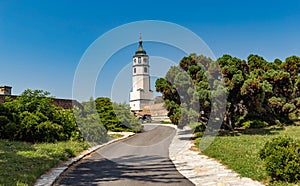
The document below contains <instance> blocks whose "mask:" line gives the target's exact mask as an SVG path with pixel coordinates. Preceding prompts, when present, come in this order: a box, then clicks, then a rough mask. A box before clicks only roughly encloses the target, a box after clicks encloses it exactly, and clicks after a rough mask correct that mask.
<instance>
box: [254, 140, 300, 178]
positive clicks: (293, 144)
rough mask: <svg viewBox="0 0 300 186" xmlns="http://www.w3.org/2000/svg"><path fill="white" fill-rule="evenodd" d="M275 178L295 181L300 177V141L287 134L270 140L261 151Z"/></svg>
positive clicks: (266, 165)
mask: <svg viewBox="0 0 300 186" xmlns="http://www.w3.org/2000/svg"><path fill="white" fill-rule="evenodd" d="M259 155H260V158H261V159H263V160H264V166H265V168H266V171H267V173H268V175H270V176H271V177H272V179H273V180H278V181H287V182H295V181H298V180H299V179H300V142H299V141H296V140H294V139H292V138H290V137H287V136H280V137H276V138H273V139H271V140H270V141H268V142H267V143H266V144H265V145H264V147H263V148H262V149H261V150H260V152H259Z"/></svg>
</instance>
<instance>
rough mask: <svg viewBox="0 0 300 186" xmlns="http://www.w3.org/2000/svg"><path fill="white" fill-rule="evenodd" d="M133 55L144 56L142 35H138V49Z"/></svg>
mask: <svg viewBox="0 0 300 186" xmlns="http://www.w3.org/2000/svg"><path fill="white" fill-rule="evenodd" d="M135 55H146V51H145V50H144V48H143V40H142V33H140V40H139V47H138V49H137V50H136V51H135Z"/></svg>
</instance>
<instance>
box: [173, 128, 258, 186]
mask: <svg viewBox="0 0 300 186" xmlns="http://www.w3.org/2000/svg"><path fill="white" fill-rule="evenodd" d="M192 136H193V134H192V131H191V130H190V129H189V128H184V129H183V130H180V129H177V135H176V136H175V137H174V138H173V141H172V143H171V145H170V147H169V156H170V159H171V160H172V162H173V163H174V164H175V166H176V168H177V170H178V171H179V172H180V173H181V174H182V175H183V176H185V177H186V178H188V179H189V180H190V181H191V182H193V183H194V184H195V185H201V186H263V184H262V183H260V182H258V181H254V180H252V179H250V178H245V177H240V176H239V175H238V174H237V173H235V172H234V171H232V170H230V169H228V168H226V167H225V166H224V165H222V164H220V163H219V162H217V161H216V160H214V159H212V158H209V157H207V156H205V155H202V154H199V152H197V151H192V150H191V147H192V146H193V144H192V142H191V140H190V139H191V137H192Z"/></svg>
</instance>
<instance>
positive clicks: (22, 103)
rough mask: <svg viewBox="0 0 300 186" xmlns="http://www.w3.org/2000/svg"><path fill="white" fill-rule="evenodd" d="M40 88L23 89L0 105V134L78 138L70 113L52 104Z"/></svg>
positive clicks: (44, 138) (31, 138) (32, 139)
mask: <svg viewBox="0 0 300 186" xmlns="http://www.w3.org/2000/svg"><path fill="white" fill-rule="evenodd" d="M49 94H50V93H49V92H46V91H43V90H30V89H28V90H25V91H24V92H23V93H22V94H21V95H20V96H19V97H17V98H16V99H15V100H12V99H9V98H7V100H6V102H5V103H4V104H1V105H0V130H1V131H0V134H1V135H0V137H1V138H5V139H11V140H22V141H30V142H44V141H47V142H54V141H61V140H69V139H72V138H73V139H74V138H76V139H80V138H81V136H80V133H79V130H78V127H77V125H76V122H75V119H74V115H73V113H72V111H70V110H64V109H62V108H60V107H57V106H55V105H53V104H52V101H53V98H51V97H49Z"/></svg>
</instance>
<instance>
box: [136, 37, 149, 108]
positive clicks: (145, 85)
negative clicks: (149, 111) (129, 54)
mask: <svg viewBox="0 0 300 186" xmlns="http://www.w3.org/2000/svg"><path fill="white" fill-rule="evenodd" d="M149 68H150V66H149V56H148V55H146V51H145V50H144V49H143V46H142V40H141V39H140V42H139V48H138V49H137V51H136V52H135V55H134V56H133V61H132V91H131V92H130V109H131V111H141V110H142V109H143V107H144V106H145V105H151V104H153V102H154V101H153V91H152V90H151V89H150V73H149Z"/></svg>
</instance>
